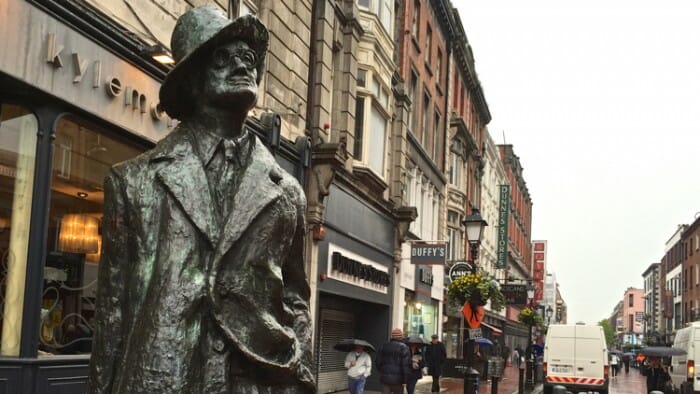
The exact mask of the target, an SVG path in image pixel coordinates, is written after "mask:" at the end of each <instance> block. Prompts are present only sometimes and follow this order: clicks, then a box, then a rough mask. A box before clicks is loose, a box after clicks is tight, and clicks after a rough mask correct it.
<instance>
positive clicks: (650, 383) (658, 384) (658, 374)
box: [642, 356, 671, 393]
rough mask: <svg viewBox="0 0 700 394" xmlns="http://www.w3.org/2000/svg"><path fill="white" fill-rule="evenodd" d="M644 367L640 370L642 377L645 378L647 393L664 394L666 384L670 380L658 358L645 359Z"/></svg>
mask: <svg viewBox="0 0 700 394" xmlns="http://www.w3.org/2000/svg"><path fill="white" fill-rule="evenodd" d="M645 364H646V365H645V367H644V368H642V375H644V376H646V377H647V392H648V393H651V392H652V391H655V390H656V391H661V392H664V393H666V392H667V391H666V384H667V382H668V381H669V380H671V376H669V374H668V372H667V371H666V368H665V367H664V366H663V365H661V359H660V358H659V357H652V356H650V357H647V359H646V362H645Z"/></svg>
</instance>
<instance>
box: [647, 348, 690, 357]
mask: <svg viewBox="0 0 700 394" xmlns="http://www.w3.org/2000/svg"><path fill="white" fill-rule="evenodd" d="M639 353H641V354H643V355H645V356H648V357H668V356H682V355H684V354H686V352H685V350H683V349H678V348H675V347H665V346H647V347H644V348H642V350H640V351H639Z"/></svg>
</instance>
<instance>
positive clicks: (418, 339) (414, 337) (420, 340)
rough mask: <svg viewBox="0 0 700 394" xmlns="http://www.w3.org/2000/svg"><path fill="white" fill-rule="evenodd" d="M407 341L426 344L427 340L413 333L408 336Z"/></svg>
mask: <svg viewBox="0 0 700 394" xmlns="http://www.w3.org/2000/svg"><path fill="white" fill-rule="evenodd" d="M406 343H415V344H418V345H425V344H426V343H427V342H425V340H424V339H423V338H421V337H419V336H418V335H411V336H410V337H408V338H406Z"/></svg>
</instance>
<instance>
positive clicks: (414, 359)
mask: <svg viewBox="0 0 700 394" xmlns="http://www.w3.org/2000/svg"><path fill="white" fill-rule="evenodd" d="M420 346H421V345H420V344H417V343H409V344H408V348H409V349H410V350H411V371H410V372H409V374H408V381H407V382H406V392H407V393H408V394H413V393H414V391H415V390H416V383H418V381H419V380H420V379H421V378H422V377H423V368H424V367H425V361H424V360H423V353H421V351H420Z"/></svg>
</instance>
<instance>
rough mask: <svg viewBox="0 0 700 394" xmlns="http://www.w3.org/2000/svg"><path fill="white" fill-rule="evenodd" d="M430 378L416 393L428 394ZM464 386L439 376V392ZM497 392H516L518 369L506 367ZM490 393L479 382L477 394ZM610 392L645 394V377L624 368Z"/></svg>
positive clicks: (455, 392)
mask: <svg viewBox="0 0 700 394" xmlns="http://www.w3.org/2000/svg"><path fill="white" fill-rule="evenodd" d="M431 383H432V379H431V377H430V376H426V377H424V378H423V379H421V380H420V381H419V382H418V385H417V386H416V394H430V386H431ZM463 392H464V386H463V381H462V379H456V378H441V379H440V393H441V394H462V393H463ZM496 392H497V393H499V394H501V393H503V394H517V393H518V369H517V368H516V367H514V366H509V367H506V369H505V375H504V377H503V378H502V380H500V381H499V382H498V389H497V391H496ZM541 392H542V385H541V384H539V385H537V386H535V388H534V389H533V390H525V393H531V394H537V393H541ZM490 393H492V383H491V382H490V381H487V382H481V384H480V387H479V394H490ZM609 393H610V394H646V393H647V391H646V378H645V377H644V376H642V375H641V374H640V373H639V370H638V369H635V368H630V371H629V374H625V371H624V369H623V370H622V371H621V373H620V375H619V376H617V377H615V378H611V379H610V391H609Z"/></svg>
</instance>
